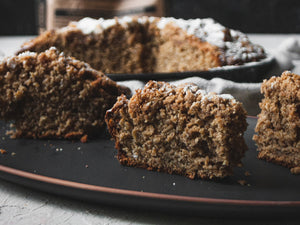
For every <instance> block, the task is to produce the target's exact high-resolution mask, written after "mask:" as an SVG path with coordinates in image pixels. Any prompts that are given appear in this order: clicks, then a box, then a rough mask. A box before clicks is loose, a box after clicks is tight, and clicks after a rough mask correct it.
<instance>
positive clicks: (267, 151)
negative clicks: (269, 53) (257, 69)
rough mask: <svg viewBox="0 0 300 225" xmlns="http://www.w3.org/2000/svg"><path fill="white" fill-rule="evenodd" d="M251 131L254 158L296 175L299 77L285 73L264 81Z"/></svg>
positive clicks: (298, 169)
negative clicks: (253, 131) (255, 147)
mask: <svg viewBox="0 0 300 225" xmlns="http://www.w3.org/2000/svg"><path fill="white" fill-rule="evenodd" d="M261 92H262V93H263V95H264V99H263V100H262V102H261V103H260V108H261V113H260V114H259V115H258V121H257V125H256V128H255V131H256V132H257V135H255V136H254V138H253V139H254V140H255V142H256V144H257V146H258V151H259V154H258V158H260V159H265V160H267V161H271V162H274V163H277V164H280V165H283V166H286V167H288V168H291V172H293V173H300V76H299V75H297V74H294V73H291V72H289V71H286V72H284V73H283V74H282V75H281V76H280V77H272V78H270V79H269V80H264V82H263V83H262V86H261Z"/></svg>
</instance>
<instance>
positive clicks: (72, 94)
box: [0, 48, 129, 138]
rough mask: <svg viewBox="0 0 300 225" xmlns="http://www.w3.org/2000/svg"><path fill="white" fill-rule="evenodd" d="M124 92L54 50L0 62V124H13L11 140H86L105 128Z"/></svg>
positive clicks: (86, 67)
mask: <svg viewBox="0 0 300 225" xmlns="http://www.w3.org/2000/svg"><path fill="white" fill-rule="evenodd" d="M128 92H129V90H128V89H127V88H124V87H121V86H119V85H117V84H116V83H115V82H114V81H112V80H110V79H109V78H108V77H106V76H105V75H104V74H103V73H101V72H99V71H96V70H94V69H92V68H91V67H90V66H89V65H88V64H86V63H84V62H81V61H78V60H75V59H74V58H71V57H65V56H64V54H63V53H59V52H58V51H57V50H56V49H55V48H50V49H49V50H47V51H45V52H42V53H39V54H38V53H34V52H25V53H21V54H19V55H17V56H13V57H9V58H6V59H4V60H3V61H2V62H0V119H2V120H6V121H13V122H14V124H15V128H16V131H15V133H14V134H13V136H14V137H33V138H46V137H51V138H80V137H82V136H84V135H90V134H92V133H93V131H97V129H99V128H100V127H102V126H103V125H104V124H105V122H104V115H105V112H106V110H107V109H109V108H111V107H112V105H113V104H114V103H115V101H116V99H117V97H118V96H119V95H121V94H122V93H128Z"/></svg>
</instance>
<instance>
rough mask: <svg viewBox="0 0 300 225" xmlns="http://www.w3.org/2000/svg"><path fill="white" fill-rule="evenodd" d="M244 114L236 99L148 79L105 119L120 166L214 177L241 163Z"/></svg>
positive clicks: (193, 87) (123, 97) (192, 87)
mask: <svg viewBox="0 0 300 225" xmlns="http://www.w3.org/2000/svg"><path fill="white" fill-rule="evenodd" d="M197 91H198V92H197ZM245 115H246V113H245V110H244V109H243V108H242V106H241V104H240V103H238V102H236V101H235V100H233V99H226V98H222V97H219V96H217V95H215V94H212V93H211V94H209V95H204V94H201V93H200V92H199V90H198V88H197V87H196V86H192V85H186V86H184V87H177V88H176V87H174V86H171V85H169V84H167V83H164V82H154V81H150V82H148V83H147V85H146V86H145V88H144V89H143V90H137V91H136V94H135V95H133V96H132V98H131V99H130V100H128V99H127V98H126V97H125V96H124V95H123V96H121V97H119V98H118V100H117V102H116V103H115V105H114V106H113V108H112V109H110V110H109V111H107V113H106V116H105V121H106V124H107V126H108V130H109V132H110V134H111V136H112V137H113V138H114V140H115V147H116V149H118V159H119V161H120V163H121V164H123V165H127V166H135V167H141V168H146V169H148V170H157V171H164V172H168V173H176V174H180V175H184V176H187V177H189V178H195V177H200V178H206V179H212V178H222V177H225V176H228V175H230V174H231V173H232V168H233V167H234V166H237V165H238V164H239V163H240V162H241V158H242V157H243V155H244V152H245V150H246V149H247V147H246V144H245V142H244V139H243V136H242V134H243V132H244V131H245V129H246V127H247V123H246V120H245Z"/></svg>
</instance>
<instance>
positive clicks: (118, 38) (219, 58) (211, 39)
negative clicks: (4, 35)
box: [19, 16, 266, 73]
mask: <svg viewBox="0 0 300 225" xmlns="http://www.w3.org/2000/svg"><path fill="white" fill-rule="evenodd" d="M51 46H55V47H56V48H57V49H59V50H60V51H63V52H64V53H65V54H66V55H69V56H73V57H75V58H78V59H80V60H83V61H85V62H87V63H89V64H90V65H91V66H92V67H93V68H95V69H98V70H100V71H103V72H105V73H149V72H180V71H197V70H208V69H210V68H214V67H220V66H225V65H240V64H244V63H246V62H253V61H259V60H261V59H263V58H265V57H266V54H265V52H264V50H263V48H262V47H260V46H258V45H255V44H252V43H251V42H250V41H249V39H248V37H247V36H246V35H245V34H243V33H241V32H239V31H236V30H232V29H229V28H226V27H224V26H222V25H221V24H219V23H217V22H215V21H214V20H213V19H209V18H208V19H190V20H183V19H175V18H165V17H163V18H157V17H128V16H127V17H123V18H115V19H108V20H105V19H102V18H100V19H98V20H96V19H91V18H84V19H82V20H80V21H78V22H71V23H70V24H69V26H67V27H64V28H61V29H57V30H50V31H46V32H45V33H43V34H41V35H40V36H38V37H37V38H35V39H33V40H31V41H29V42H27V43H25V44H24V45H23V47H22V49H21V50H20V51H19V52H23V51H28V50H29V51H34V52H41V51H44V50H45V49H48V48H49V47H51Z"/></svg>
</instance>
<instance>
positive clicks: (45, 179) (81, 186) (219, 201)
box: [0, 165, 300, 207]
mask: <svg viewBox="0 0 300 225" xmlns="http://www.w3.org/2000/svg"><path fill="white" fill-rule="evenodd" d="M0 171H1V172H4V173H6V174H9V175H14V176H17V177H19V178H25V179H28V180H34V181H39V182H42V183H44V184H53V185H56V186H60V187H66V188H75V189H77V190H86V191H92V192H98V193H100V192H101V193H107V194H114V195H122V196H133V197H140V198H147V199H155V200H173V201H179V202H190V203H192V202H193V203H206V204H215V205H232V206H280V207H295V206H300V201H274V200H245V199H224V198H208V197H196V196H184V195H174V194H162V193H154V192H141V191H134V190H126V189H119V188H112V187H105V186H98V185H93V184H85V183H80V182H76V181H70V180H64V179H59V178H54V177H49V176H45V175H40V174H35V173H30V172H27V171H23V170H19V169H15V168H12V167H8V166H3V165H0ZM2 178H3V177H2ZM4 179H5V178H4ZM6 180H7V179H6ZM9 181H11V179H9ZM13 182H14V183H18V182H15V181H13ZM18 184H19V183H18Z"/></svg>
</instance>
